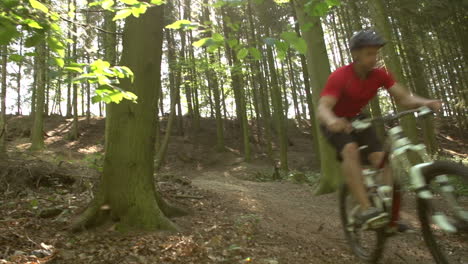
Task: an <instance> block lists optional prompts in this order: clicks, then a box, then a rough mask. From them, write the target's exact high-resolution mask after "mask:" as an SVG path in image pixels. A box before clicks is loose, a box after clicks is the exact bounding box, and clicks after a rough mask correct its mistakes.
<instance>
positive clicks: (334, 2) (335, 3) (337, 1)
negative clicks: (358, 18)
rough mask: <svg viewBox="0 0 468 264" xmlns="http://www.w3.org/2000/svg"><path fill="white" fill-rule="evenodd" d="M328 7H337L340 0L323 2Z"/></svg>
mask: <svg viewBox="0 0 468 264" xmlns="http://www.w3.org/2000/svg"><path fill="white" fill-rule="evenodd" d="M325 2H326V3H327V4H328V6H329V7H333V6H338V5H340V4H341V1H340V0H325Z"/></svg>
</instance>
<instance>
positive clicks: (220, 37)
mask: <svg viewBox="0 0 468 264" xmlns="http://www.w3.org/2000/svg"><path fill="white" fill-rule="evenodd" d="M212 38H213V40H214V41H216V42H223V41H224V37H223V35H221V34H219V33H214V34H213V36H212Z"/></svg>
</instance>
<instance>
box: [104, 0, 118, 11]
mask: <svg viewBox="0 0 468 264" xmlns="http://www.w3.org/2000/svg"><path fill="white" fill-rule="evenodd" d="M114 5H115V2H114V0H104V1H102V3H101V7H102V8H103V9H106V10H110V9H111V8H112V7H113V6H114Z"/></svg>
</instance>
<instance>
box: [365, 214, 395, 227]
mask: <svg viewBox="0 0 468 264" xmlns="http://www.w3.org/2000/svg"><path fill="white" fill-rule="evenodd" d="M389 222H390V219H389V218H388V215H387V214H382V215H379V216H377V217H375V218H372V219H369V220H368V221H367V223H365V224H364V228H365V229H379V228H382V227H384V226H385V225H387V224H388V223H389Z"/></svg>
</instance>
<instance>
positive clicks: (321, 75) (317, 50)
mask: <svg viewBox="0 0 468 264" xmlns="http://www.w3.org/2000/svg"><path fill="white" fill-rule="evenodd" d="M305 2H306V1H305V0H295V1H294V7H295V9H296V15H297V18H298V21H299V25H300V27H301V29H302V36H303V38H304V39H305V41H306V42H307V55H306V58H307V66H308V72H309V76H310V81H311V87H312V88H313V93H312V96H313V98H312V99H313V103H314V105H317V103H318V100H319V94H320V91H321V90H322V88H323V87H324V86H325V83H326V81H327V78H328V76H329V75H330V63H329V60H328V57H327V50H326V47H325V42H324V38H323V30H322V25H321V23H320V18H319V17H310V16H308V15H307V14H306V13H305V12H304V4H305ZM308 23H312V24H313V25H314V26H313V27H312V28H310V29H308V30H304V26H305V25H306V24H308ZM316 122H317V124H318V120H316ZM315 129H316V134H317V135H318V137H319V138H318V142H319V146H318V147H319V149H320V167H321V171H322V177H321V180H320V184H319V186H318V188H317V189H316V191H315V193H316V194H324V193H329V192H333V191H335V190H336V189H337V187H338V186H339V184H340V183H341V181H342V176H341V171H340V164H338V161H337V160H336V151H335V150H334V149H333V148H332V146H331V145H329V144H328V143H327V142H326V140H325V138H324V137H323V135H322V133H320V131H319V128H318V126H316V127H315Z"/></svg>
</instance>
